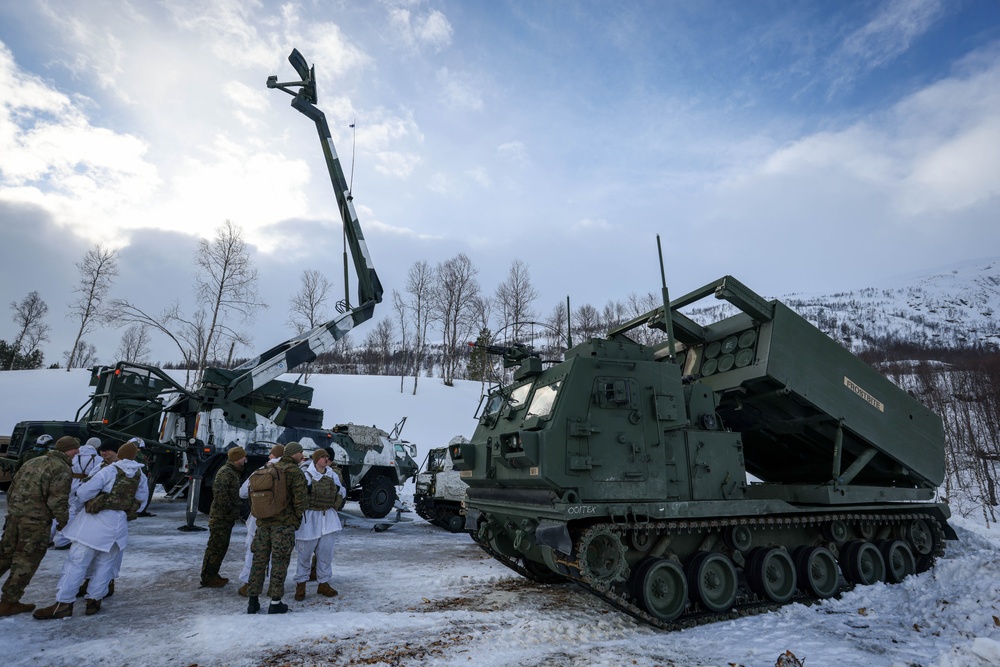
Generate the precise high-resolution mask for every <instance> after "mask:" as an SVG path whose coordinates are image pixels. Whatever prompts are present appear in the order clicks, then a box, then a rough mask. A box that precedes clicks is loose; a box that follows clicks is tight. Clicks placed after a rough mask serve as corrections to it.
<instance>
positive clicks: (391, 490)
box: [358, 475, 396, 519]
mask: <svg viewBox="0 0 1000 667" xmlns="http://www.w3.org/2000/svg"><path fill="white" fill-rule="evenodd" d="M395 503H396V487H395V486H393V483H392V481H390V480H389V478H388V477H385V476H384V475H369V476H368V477H366V478H365V480H364V481H363V482H361V500H360V501H359V503H358V504H359V505H360V506H361V512H362V513H363V514H364V515H365V516H366V517H368V518H369V519H381V518H383V517H385V515H386V514H388V513H389V511H390V510H391V509H392V507H393V505H394V504H395Z"/></svg>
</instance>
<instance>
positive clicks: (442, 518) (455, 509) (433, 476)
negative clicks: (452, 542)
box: [413, 435, 469, 533]
mask: <svg viewBox="0 0 1000 667" xmlns="http://www.w3.org/2000/svg"><path fill="white" fill-rule="evenodd" d="M464 442H469V441H468V439H467V438H465V437H463V436H460V435H459V436H455V437H454V438H452V439H451V442H449V443H448V444H449V445H456V444H461V443H464ZM414 487H415V489H414V492H413V505H414V509H415V510H416V511H417V514H418V515H419V516H420V517H422V518H424V519H426V520H427V521H429V522H430V523H432V524H434V525H435V526H437V527H439V528H446V529H447V530H450V531H451V532H453V533H460V532H462V531H463V530H465V508H464V506H463V502H464V501H465V491H466V489H467V488H468V486H467V485H466V484H465V482H463V481H462V477H461V474H460V473H459V471H457V470H455V466H454V465H453V464H452V462H451V455H450V454H449V453H448V447H436V448H434V449H431V450H430V451H428V452H427V458H425V459H424V465H423V466H422V467H421V470H420V472H419V473H417V476H416V477H414Z"/></svg>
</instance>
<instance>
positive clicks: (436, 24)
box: [389, 8, 453, 51]
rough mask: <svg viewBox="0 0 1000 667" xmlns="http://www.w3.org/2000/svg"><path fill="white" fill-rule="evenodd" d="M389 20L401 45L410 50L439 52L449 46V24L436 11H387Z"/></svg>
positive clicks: (450, 32) (400, 9) (442, 15)
mask: <svg viewBox="0 0 1000 667" xmlns="http://www.w3.org/2000/svg"><path fill="white" fill-rule="evenodd" d="M389 19H390V23H391V25H392V27H393V28H394V29H395V30H396V34H397V36H398V37H399V38H400V40H401V41H402V43H403V44H405V45H407V46H409V47H411V48H416V49H420V48H424V47H427V48H430V49H433V50H434V51H440V50H442V49H444V48H445V47H447V46H449V45H450V44H451V36H452V33H453V30H452V27H451V23H450V22H449V21H448V18H447V17H446V16H445V15H444V14H442V13H441V12H440V11H438V10H436V9H432V10H431V11H429V12H424V13H414V12H411V11H410V10H409V9H404V8H396V9H392V10H390V11H389Z"/></svg>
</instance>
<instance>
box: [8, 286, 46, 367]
mask: <svg viewBox="0 0 1000 667" xmlns="http://www.w3.org/2000/svg"><path fill="white" fill-rule="evenodd" d="M10 309H11V310H12V311H14V316H13V318H11V319H12V320H13V321H14V324H15V325H17V335H16V336H14V340H13V342H12V343H11V345H10V347H11V352H12V353H11V355H10V363H9V365H8V366H7V370H14V361H15V360H16V359H17V358H18V357H27V356H28V355H30V354H31V353H32V352H34V351H35V350H36V349H38V346H39V345H41V344H42V342H43V341H46V340H48V339H49V325H47V324H45V322H43V321H42V320H43V319H45V315H46V314H47V313H48V312H49V306H48V304H46V303H45V302H44V301H42V297H40V296H39V295H38V292H28V295H27V296H26V297H24V298H23V299H21V300H20V301H11V302H10Z"/></svg>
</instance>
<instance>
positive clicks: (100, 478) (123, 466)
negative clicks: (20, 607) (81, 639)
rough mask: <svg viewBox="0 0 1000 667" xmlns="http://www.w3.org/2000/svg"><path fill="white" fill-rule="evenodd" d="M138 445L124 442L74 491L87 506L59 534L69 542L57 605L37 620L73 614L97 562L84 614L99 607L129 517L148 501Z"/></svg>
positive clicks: (124, 540)
mask: <svg viewBox="0 0 1000 667" xmlns="http://www.w3.org/2000/svg"><path fill="white" fill-rule="evenodd" d="M138 449H139V448H138V447H136V446H135V444H134V443H131V442H128V443H125V444H124V445H122V446H121V448H120V449H119V450H118V460H117V461H116V462H115V463H114V464H113V465H110V466H108V467H107V468H102V469H101V470H98V471H97V473H96V474H95V475H94V476H93V477H91V478H90V479H89V480H87V481H86V482H84V483H83V484H81V485H80V488H79V489H77V491H76V493H77V495H78V496H79V498H80V500H82V501H83V502H84V503H85V505H86V511H85V512H80V513H79V514H77V515H76V516H75V517H74V518H73V522H72V523H71V524H69V525H68V526H66V529H65V530H64V531H63V534H64V535H65V536H66V537H67V538H69V540H70V541H71V542H73V545H72V546H71V547H70V550H69V554H67V556H66V560H65V561H63V569H62V576H60V577H59V587H58V590H57V591H56V603H55V604H53V605H51V606H49V607H45V608H43V609H36V610H35V613H34V614H32V615H33V616H34V617H35V618H37V619H40V620H45V619H50V618H67V617H69V616H72V615H73V603H74V601H75V600H76V592H77V590H78V589H79V588H80V584H81V583H82V582H83V579H84V577H85V576H86V573H87V569H88V568H89V566H90V564H91V563H92V562H96V563H97V567H96V570H95V572H94V575H93V576H92V577H91V578H90V583H89V585H88V586H87V612H86V615H87V616H91V615H93V614H96V613H97V612H99V611H100V610H101V600H103V599H104V597H105V596H106V594H107V592H108V583H109V582H110V581H111V578H112V577H113V576H114V569H115V566H116V562H117V559H118V554H119V553H120V552H121V551H122V550H123V549H124V548H125V546H126V545H127V544H128V521H129V520H131V519H134V518H135V515H136V514H137V513H138V512H139V510H140V509H142V508H143V507H144V506H145V505H146V501H147V500H148V498H149V489H148V488H147V487H146V484H145V479H144V478H143V476H142V466H140V465H139V464H138V463H136V461H135V455H136V452H137V451H138Z"/></svg>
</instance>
